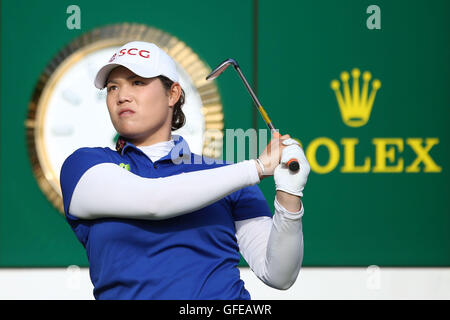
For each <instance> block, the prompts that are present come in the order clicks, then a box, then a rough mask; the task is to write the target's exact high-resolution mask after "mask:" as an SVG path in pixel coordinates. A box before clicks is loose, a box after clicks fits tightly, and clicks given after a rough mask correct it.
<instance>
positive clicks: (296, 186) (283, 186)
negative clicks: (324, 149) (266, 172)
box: [273, 139, 311, 197]
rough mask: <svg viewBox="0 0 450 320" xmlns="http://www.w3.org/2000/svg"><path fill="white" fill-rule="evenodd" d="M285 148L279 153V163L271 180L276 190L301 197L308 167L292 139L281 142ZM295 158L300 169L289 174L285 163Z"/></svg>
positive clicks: (309, 168)
mask: <svg viewBox="0 0 450 320" xmlns="http://www.w3.org/2000/svg"><path fill="white" fill-rule="evenodd" d="M282 143H283V144H284V145H286V146H287V147H286V148H284V149H283V151H282V153H281V162H280V164H279V165H278V166H277V167H276V168H275V171H274V174H273V178H274V180H275V186H276V190H281V191H284V192H287V193H290V194H293V195H296V196H300V197H303V189H304V187H305V185H306V181H307V180H308V175H309V171H310V170H311V167H310V166H309V163H308V160H306V156H305V153H304V152H303V149H302V148H301V147H300V145H299V143H298V142H297V141H295V140H294V139H287V140H284V141H283V142H282ZM292 158H295V159H297V160H298V162H299V164H300V169H299V170H298V171H296V172H291V171H290V170H289V168H288V167H287V165H286V164H287V162H288V161H289V160H290V159H292Z"/></svg>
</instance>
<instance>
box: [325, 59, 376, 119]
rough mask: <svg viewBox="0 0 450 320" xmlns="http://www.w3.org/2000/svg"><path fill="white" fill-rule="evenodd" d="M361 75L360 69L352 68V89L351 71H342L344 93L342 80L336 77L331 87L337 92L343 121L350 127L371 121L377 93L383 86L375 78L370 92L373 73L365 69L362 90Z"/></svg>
mask: <svg viewBox="0 0 450 320" xmlns="http://www.w3.org/2000/svg"><path fill="white" fill-rule="evenodd" d="M360 75H361V72H360V71H359V69H357V68H355V69H353V70H352V78H353V80H352V89H351V90H350V84H349V79H350V75H349V73H348V72H347V71H344V72H342V73H341V80H342V83H343V94H342V93H341V90H340V82H339V81H338V80H336V79H334V80H333V81H331V89H333V91H334V92H335V94H336V99H337V101H338V104H339V110H340V111H341V116H342V121H344V123H345V124H346V125H348V126H350V127H362V126H363V125H365V124H366V123H367V122H368V121H369V118H370V113H371V111H372V106H373V102H374V100H375V95H376V93H377V90H378V89H380V87H381V82H380V80H378V79H374V80H373V81H372V90H371V91H370V93H369V82H370V80H371V79H372V74H371V73H370V72H369V71H365V72H364V73H363V74H362V79H363V84H362V90H360V86H359V77H360Z"/></svg>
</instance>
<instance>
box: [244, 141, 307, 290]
mask: <svg viewBox="0 0 450 320" xmlns="http://www.w3.org/2000/svg"><path fill="white" fill-rule="evenodd" d="M289 140H292V139H289ZM289 143H290V145H289V146H288V147H287V148H285V149H284V150H283V154H282V160H281V164H280V165H279V166H278V167H277V168H276V169H275V172H274V179H275V185H276V190H277V194H276V197H275V201H274V207H275V212H274V215H273V218H270V217H257V218H252V219H246V220H242V221H236V222H235V225H236V238H237V241H238V245H239V249H240V252H241V254H242V256H243V257H244V259H245V260H246V261H247V263H248V264H249V266H250V268H251V269H252V270H253V272H254V273H255V274H256V276H257V277H258V278H259V279H261V280H262V281H263V282H264V283H266V284H267V285H268V286H271V287H273V288H276V289H280V290H286V289H289V288H290V287H291V286H292V285H293V284H294V282H295V280H296V279H297V276H298V273H299V271H300V268H301V264H302V261H303V231H302V216H303V213H304V207H303V204H302V201H301V197H303V189H304V187H305V184H306V181H307V178H308V174H309V171H310V166H309V163H308V161H307V160H306V157H305V154H304V152H303V150H302V149H301V148H300V146H298V144H297V143H296V142H295V140H292V141H288V142H286V144H289ZM291 158H297V159H298V160H299V163H300V170H299V171H297V172H296V173H292V172H290V171H289V169H288V168H287V166H286V165H285V163H286V162H287V161H288V160H289V159H291Z"/></svg>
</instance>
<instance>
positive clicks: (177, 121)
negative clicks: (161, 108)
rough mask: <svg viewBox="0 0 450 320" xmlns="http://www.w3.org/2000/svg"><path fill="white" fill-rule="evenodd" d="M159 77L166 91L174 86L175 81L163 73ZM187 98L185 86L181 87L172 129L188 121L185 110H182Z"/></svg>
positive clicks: (174, 110)
mask: <svg viewBox="0 0 450 320" xmlns="http://www.w3.org/2000/svg"><path fill="white" fill-rule="evenodd" d="M157 78H159V80H161V82H162V84H163V86H164V88H165V89H166V91H169V90H170V88H171V87H172V84H173V83H174V82H173V81H172V80H170V79H169V78H167V77H165V76H163V75H160V76H158V77H157ZM185 100H186V98H185V93H184V90H183V88H181V95H180V98H179V99H178V101H177V102H176V103H175V105H174V106H173V115H172V130H177V129H180V128H181V127H182V126H184V124H185V123H186V116H185V115H184V113H183V111H182V110H181V107H182V106H183V104H184V102H185Z"/></svg>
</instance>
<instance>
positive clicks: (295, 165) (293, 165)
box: [206, 58, 300, 172]
mask: <svg viewBox="0 0 450 320" xmlns="http://www.w3.org/2000/svg"><path fill="white" fill-rule="evenodd" d="M230 65H233V67H234V69H235V70H236V71H237V73H238V74H239V77H240V78H241V79H242V82H243V83H244V85H245V87H246V88H247V90H248V92H249V93H250V96H251V97H252V99H253V102H254V103H255V106H256V108H257V109H258V111H259V113H260V114H261V116H262V118H263V119H264V122H265V123H266V124H267V126H268V127H269V129H270V131H271V133H272V136H273V137H274V138H280V137H281V134H280V133H279V132H278V131H277V130H276V129H275V127H274V126H273V124H272V121H271V120H270V118H269V116H268V115H267V112H266V111H265V110H264V108H263V107H262V105H261V103H260V102H259V100H258V98H257V97H256V95H255V93H254V92H253V89H252V88H251V87H250V85H249V84H248V81H247V79H246V78H245V76H244V74H243V73H242V71H241V68H240V67H239V64H238V63H237V61H236V60H234V59H231V58H230V59H227V60H225V61H224V62H222V63H221V64H219V65H218V66H217V67H216V68H215V69H214V70H213V71H212V72H211V73H210V74H209V75H208V76H207V77H206V80H214V79H215V78H217V77H218V76H219V75H221V74H222V72H224V71H225V70H226V68H228V66H230ZM287 166H288V168H289V170H290V171H292V172H295V171H298V170H299V169H300V164H299V162H298V159H295V158H292V159H290V160H289V161H288V163H287Z"/></svg>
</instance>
